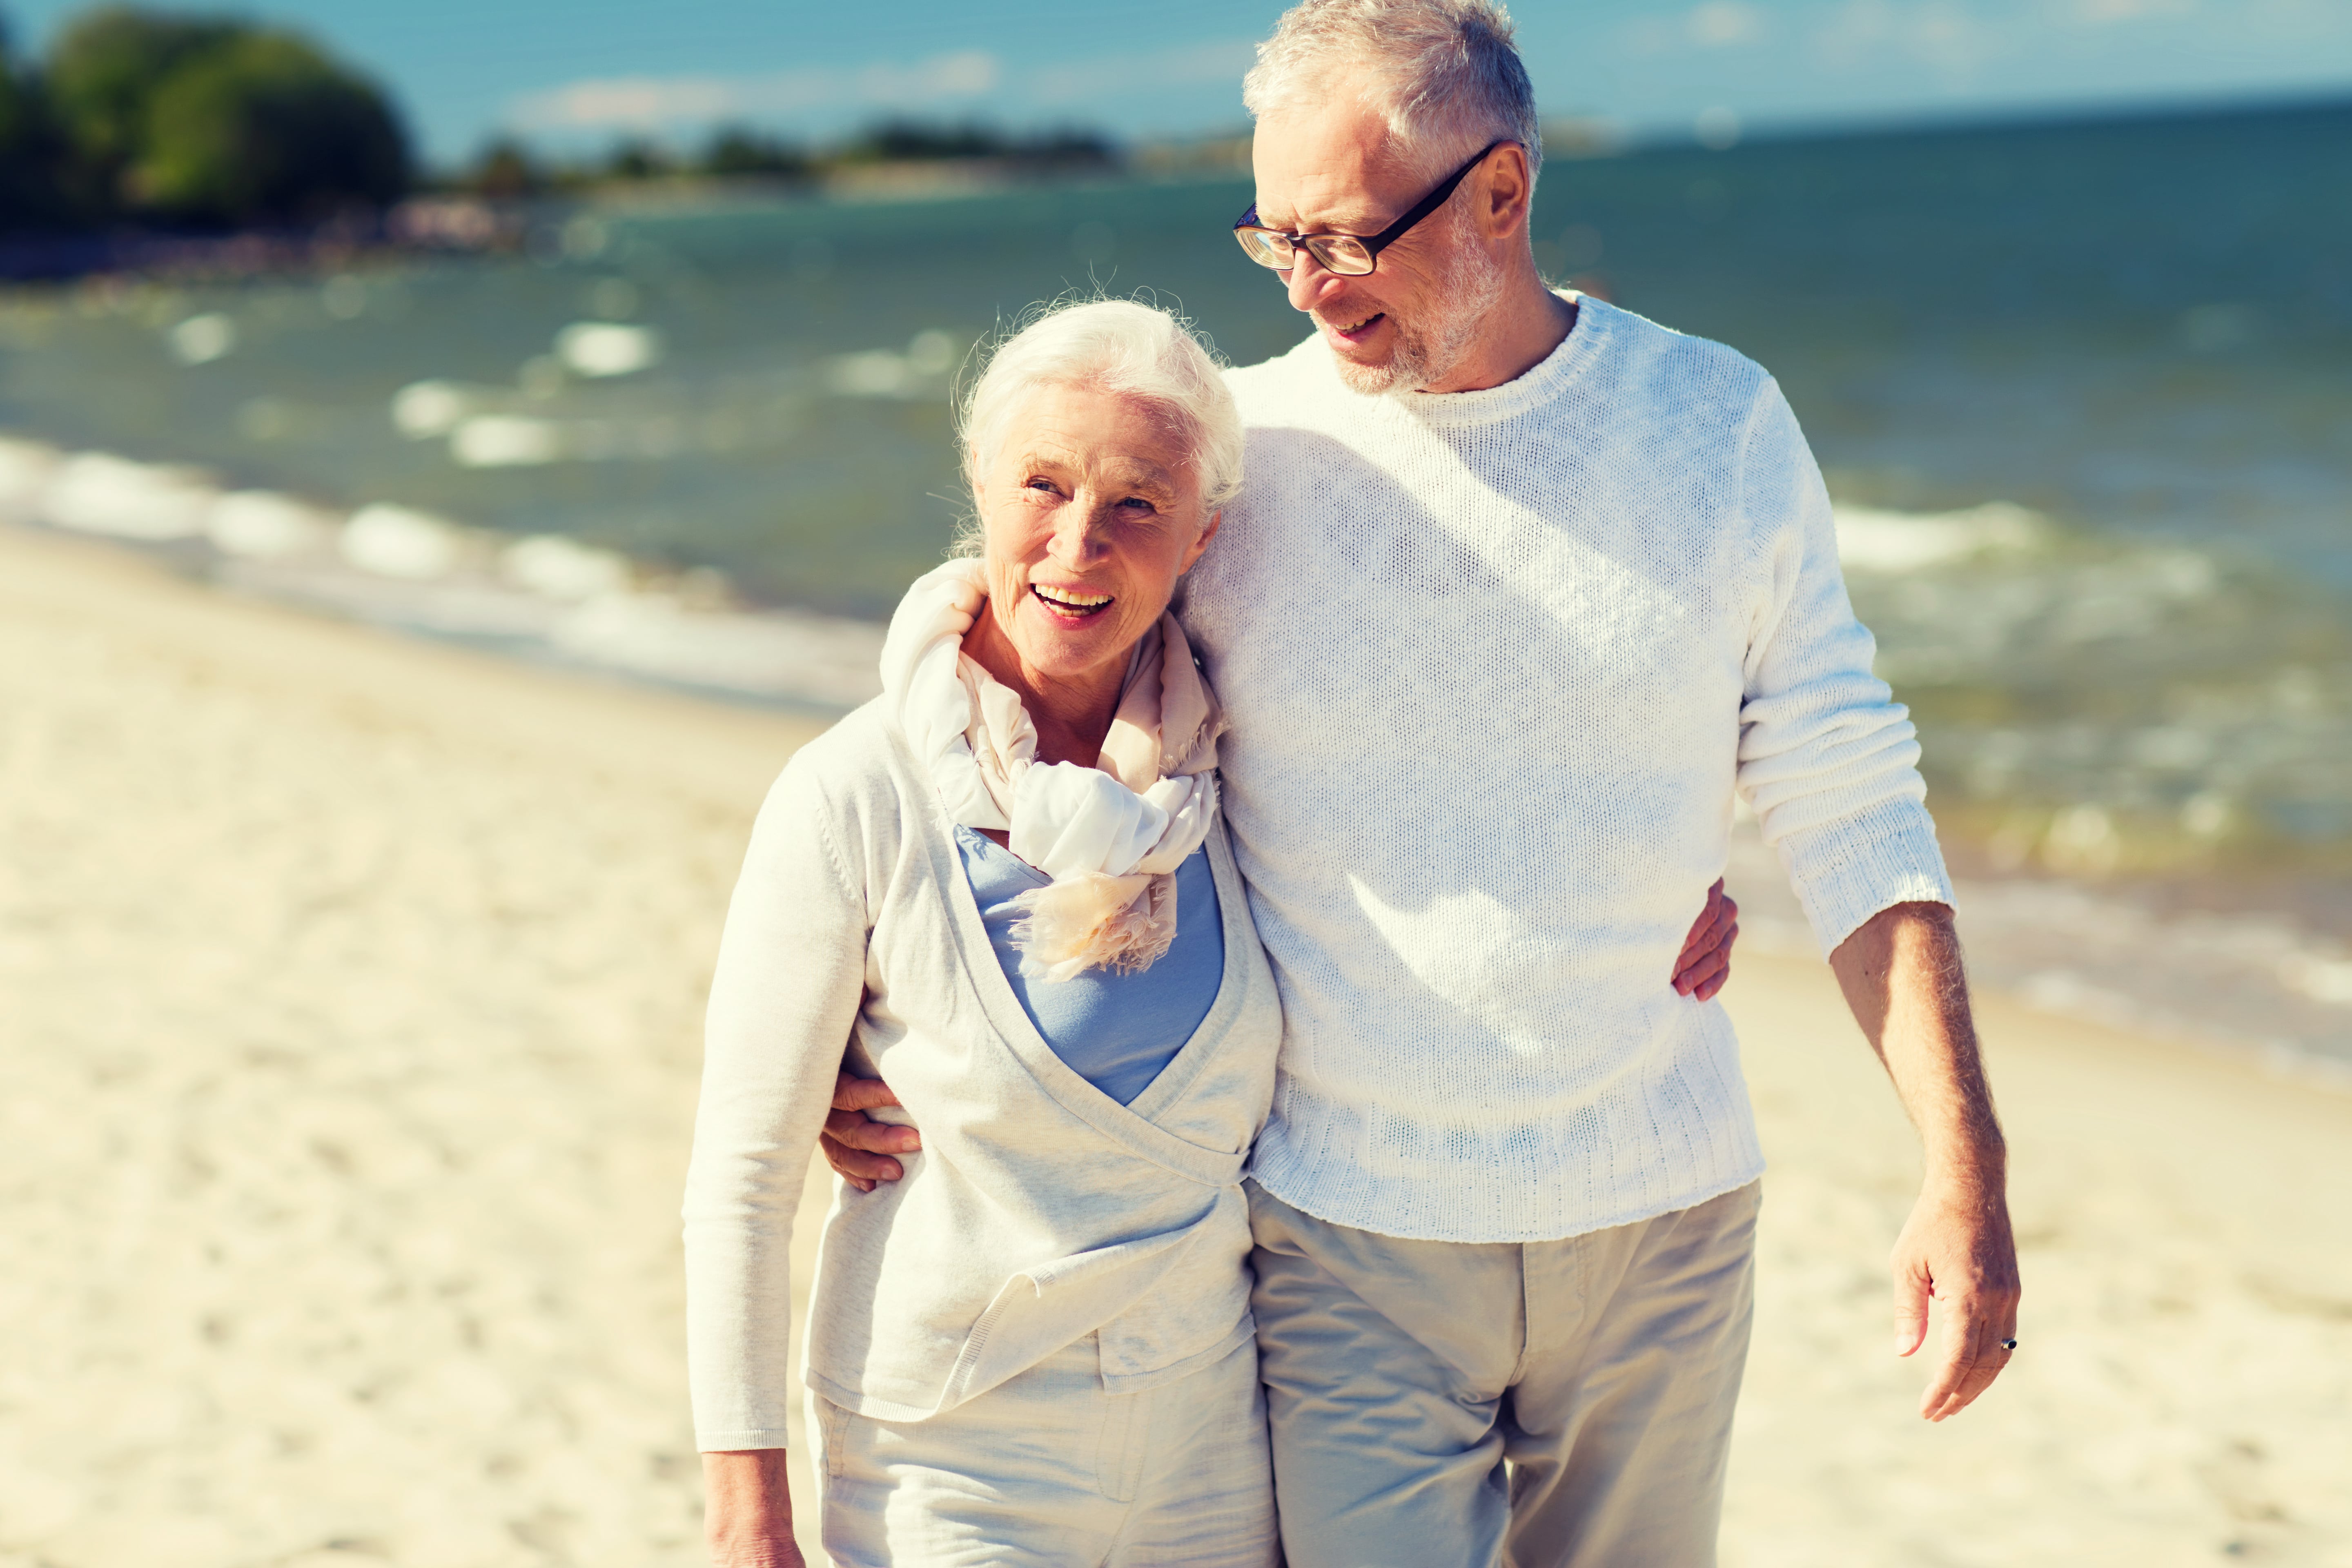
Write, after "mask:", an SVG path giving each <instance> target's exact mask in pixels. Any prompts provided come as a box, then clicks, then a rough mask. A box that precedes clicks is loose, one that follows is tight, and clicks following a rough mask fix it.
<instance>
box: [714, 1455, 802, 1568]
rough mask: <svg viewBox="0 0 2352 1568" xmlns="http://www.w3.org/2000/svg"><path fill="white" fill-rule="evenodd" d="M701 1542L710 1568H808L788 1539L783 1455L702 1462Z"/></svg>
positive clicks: (790, 1535) (790, 1501)
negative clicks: (710, 1565)
mask: <svg viewBox="0 0 2352 1568" xmlns="http://www.w3.org/2000/svg"><path fill="white" fill-rule="evenodd" d="M702 1496H703V1510H702V1542H703V1545H704V1546H705V1547H707V1548H708V1549H709V1552H710V1561H711V1563H712V1564H713V1565H714V1568H807V1565H806V1563H805V1561H804V1560H803V1558H802V1556H801V1549H800V1544H799V1543H798V1542H795V1541H794V1540H793V1494H792V1490H791V1489H790V1488H788V1487H787V1486H786V1485H785V1484H784V1451H783V1450H782V1448H752V1449H747V1450H745V1451H742V1452H740V1453H733V1454H705V1455H703V1456H702Z"/></svg>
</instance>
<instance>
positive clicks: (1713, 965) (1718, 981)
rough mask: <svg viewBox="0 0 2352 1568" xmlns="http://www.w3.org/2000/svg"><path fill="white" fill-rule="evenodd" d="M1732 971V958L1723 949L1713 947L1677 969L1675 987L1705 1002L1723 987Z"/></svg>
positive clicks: (1686, 994)
mask: <svg viewBox="0 0 2352 1568" xmlns="http://www.w3.org/2000/svg"><path fill="white" fill-rule="evenodd" d="M1730 973H1731V961H1730V959H1729V958H1727V956H1726V955H1725V953H1724V951H1723V949H1721V948H1719V947H1718V948H1712V949H1710V950H1708V951H1707V952H1703V953H1700V954H1699V955H1698V956H1697V957H1696V958H1694V959H1692V960H1690V961H1689V962H1688V963H1685V964H1684V965H1683V967H1682V968H1681V969H1679V970H1677V971H1675V990H1677V991H1679V992H1681V993H1682V994H1684V995H1685V996H1696V997H1697V998H1698V999H1699V1000H1700V1001H1702V1002H1704V1001H1706V999H1707V998H1708V997H1710V996H1712V995H1714V994H1716V993H1717V991H1719V990H1721V989H1722V988H1723V983H1724V981H1725V980H1726V979H1727V978H1728V977H1729V976H1730Z"/></svg>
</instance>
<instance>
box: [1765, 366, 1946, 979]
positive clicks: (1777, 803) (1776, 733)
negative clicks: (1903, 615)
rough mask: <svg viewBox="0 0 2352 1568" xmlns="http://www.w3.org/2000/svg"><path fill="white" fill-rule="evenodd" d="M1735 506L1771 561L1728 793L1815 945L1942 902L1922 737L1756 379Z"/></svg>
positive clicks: (1800, 447)
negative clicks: (1875, 659) (1899, 908)
mask: <svg viewBox="0 0 2352 1568" xmlns="http://www.w3.org/2000/svg"><path fill="white" fill-rule="evenodd" d="M1739 495H1740V504H1741V508H1742V510H1743V512H1744V514H1745V516H1746V519H1747V521H1748V526H1749V528H1750V530H1751V532H1750V537H1751V538H1753V539H1757V540H1759V542H1761V544H1762V546H1763V548H1764V550H1765V552H1766V560H1767V564H1768V574H1767V582H1766V585H1765V592H1764V595H1763V599H1762V603H1761V605H1760V606H1759V612H1758V616H1757V620H1756V624H1755V626H1754V629H1753V632H1752V634H1751V636H1750V637H1749V640H1748V657H1747V661H1746V690H1745V693H1744V696H1743V699H1742V701H1741V704H1740V710H1739V774H1738V781H1739V791H1740V794H1741V795H1743V796H1744V797H1745V798H1746V799H1747V801H1748V804H1749V805H1751V806H1752V807H1754V808H1755V811H1756V815H1757V816H1758V818H1759V821H1760V822H1761V824H1762V826H1763V832H1764V841H1765V842H1766V843H1767V844H1769V845H1771V846H1772V847H1773V848H1774V849H1775V850H1777V851H1778V852H1779V854H1780V864H1781V866H1782V867H1783V868H1785V869H1786V870H1787V872H1788V874H1789V879H1790V883H1791V884H1792V885H1793V886H1794V887H1795V889H1796V892H1797V897H1798V900H1799V901H1800V902H1801V903H1802V904H1803V905H1804V910H1805V918H1806V919H1807V920H1808V921H1810V922H1811V925H1812V928H1813V936H1814V939H1815V940H1816V941H1817V942H1820V943H1821V948H1822V954H1823V955H1824V956H1826V955H1827V954H1829V953H1830V952H1832V951H1834V950H1835V949H1836V947H1837V945H1838V944H1839V943H1840V942H1843V941H1844V940H1845V939H1846V938H1847V937H1848V936H1850V935H1852V934H1853V931H1854V929H1855V928H1856V927H1857V926H1860V925H1861V924H1862V923H1863V922H1864V921H1867V920H1868V919H1870V917H1871V916H1873V915H1874V914H1876V913H1877V912H1878V911H1879V910H1884V909H1886V908H1888V907H1889V906H1891V905H1894V904H1898V903H1905V902H1910V901H1914V900H1917V901H1932V902H1940V903H1949V902H1950V901H1951V899H1952V889H1951V884H1950V881H1949V880H1948V878H1947V877H1946V875H1945V870H1944V858H1943V853H1942V851H1941V850H1940V849H1938V848H1937V844H1936V826H1935V823H1934V821H1933V820H1932V819H1931V818H1930V817H1929V816H1928V815H1927V805H1926V804H1925V803H1926V799H1927V784H1926V782H1925V781H1924V780H1922V779H1921V778H1920V776H1919V769H1918V762H1919V742H1918V738H1917V731H1916V730H1915V729H1914V728H1913V726H1912V724H1911V721H1910V718H1909V716H1908V712H1907V710H1906V709H1905V708H1904V707H1903V706H1902V704H1900V703H1898V702H1896V701H1895V700H1893V693H1892V692H1890V691H1889V690H1888V689H1887V686H1886V683H1885V681H1883V680H1880V679H1878V678H1877V677H1876V676H1874V675H1873V674H1872V673H1871V668H1870V663H1871V656H1872V654H1873V653H1874V651H1875V647H1876V645H1875V644H1874V642H1873V640H1872V638H1871V635H1870V633H1869V631H1868V629H1867V628H1865V627H1864V626H1863V625H1862V623H1861V622H1860V621H1858V620H1856V619H1854V615H1853V605H1852V604H1851V603H1849V602H1848V600H1847V598H1846V592H1845V579H1844V577H1843V574H1841V573H1840V572H1839V570H1838V555H1837V531H1836V527H1835V525H1834V523H1833V521H1832V517H1831V512H1830V498H1829V492H1828V490H1827V489H1826V488H1824V487H1823V485H1822V476H1821V470H1820V468H1817V467H1816V466H1815V465H1814V462H1813V457H1812V453H1811V450H1809V449H1808V448H1807V447H1806V445H1805V438H1804V436H1803V434H1802V432H1801V431H1800V430H1799V429H1798V428H1797V417H1796V415H1795V413H1794V412H1793V411H1791V410H1790V407H1789V403H1788V399H1787V398H1786V397H1784V396H1782V395H1781V393H1780V387H1779V385H1778V384H1775V383H1772V382H1769V381H1767V382H1766V383H1765V384H1764V385H1763V386H1762V388H1761V389H1760V390H1759V393H1758V395H1757V399H1756V404H1755V405H1754V407H1753V409H1752V410H1751V411H1750V414H1749V417H1748V430H1747V434H1746V436H1745V437H1744V439H1743V441H1742V443H1741V447H1740V458H1739Z"/></svg>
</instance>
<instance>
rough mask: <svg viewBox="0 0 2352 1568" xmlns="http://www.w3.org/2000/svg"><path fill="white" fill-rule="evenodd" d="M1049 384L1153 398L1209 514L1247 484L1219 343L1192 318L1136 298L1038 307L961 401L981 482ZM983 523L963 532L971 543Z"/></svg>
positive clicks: (963, 430)
mask: <svg viewBox="0 0 2352 1568" xmlns="http://www.w3.org/2000/svg"><path fill="white" fill-rule="evenodd" d="M1041 386H1078V387H1099V388H1100V389H1101V390H1103V391H1104V392H1107V393H1109V394H1111V395H1115V396H1119V397H1132V398H1135V399H1137V400H1139V401H1140V402H1142V403H1145V404H1147V405H1150V407H1151V408H1152V409H1153V410H1154V412H1155V413H1157V414H1158V415H1159V416H1160V417H1161V418H1163V419H1165V420H1167V421H1168V422H1169V424H1170V426H1171V427H1172V428H1173V429H1174V430H1175V432H1176V434H1177V435H1178V437H1180V438H1181V440H1182V441H1183V443H1184V445H1185V446H1186V447H1187V448H1188V449H1189V450H1190V451H1191V453H1192V464H1193V468H1194V470H1195V472H1196V473H1197V475H1198V476H1199V479H1200V481H1201V510H1202V515H1203V517H1204V518H1205V517H1206V516H1207V515H1208V514H1210V513H1213V512H1214V511H1216V510H1217V509H1218V508H1220V507H1222V506H1223V505H1224V504H1225V503H1226V502H1227V501H1229V500H1233V499H1234V496H1236V495H1238V494H1240V493H1241V488H1242V420H1241V414H1240V411H1239V410H1237V409H1236V408H1234V395H1233V393H1232V392H1231V391H1230V390H1229V389H1228V388H1227V387H1226V385H1225V378H1224V376H1223V374H1222V367H1221V366H1220V365H1219V363H1218V361H1217V357H1216V353H1215V351H1214V350H1213V349H1211V348H1210V347H1209V346H1208V345H1207V344H1206V343H1203V342H1202V341H1201V340H1200V338H1199V337H1197V336H1196V335H1195V334H1194V332H1193V331H1192V323H1191V322H1189V321H1185V320H1184V319H1183V318H1182V317H1181V316H1177V315H1175V314H1173V313H1171V312H1170V311H1167V310H1159V309H1157V308H1155V307H1153V306H1150V305H1145V304H1141V303H1139V302H1138V301H1136V300H1057V301H1055V302H1054V303H1052V304H1048V305H1039V306H1034V307H1033V308H1032V309H1031V310H1029V311H1028V312H1027V313H1026V314H1025V315H1024V317H1023V319H1022V320H1021V321H1019V322H1018V323H1016V325H1015V327H1014V330H1013V332H1012V333H1011V335H1009V336H1007V337H1004V338H1002V339H1000V340H998V342H997V343H996V346H995V347H994V348H993V349H992V351H990V353H989V354H988V356H987V358H986V360H985V361H984V362H983V363H982V366H981V370H980V374H978V375H977V376H975V377H973V378H972V381H971V385H970V386H969V387H967V388H966V389H965V391H964V394H963V396H962V398H961V402H960V404H959V405H958V407H957V410H956V434H957V436H958V437H959V438H960V439H961V441H962V444H963V451H964V477H965V479H968V480H969V481H971V486H972V489H973V490H974V491H975V492H976V491H977V490H978V489H979V488H980V478H981V476H982V474H983V473H985V472H986V471H987V469H988V465H989V464H990V463H992V462H993V461H994V460H995V458H996V454H997V449H998V448H999V447H1002V446H1003V442H1004V435H1005V424H1006V421H1008V420H1009V419H1010V418H1011V417H1012V416H1013V412H1014V410H1016V409H1017V408H1018V407H1019V406H1020V405H1021V401H1022V399H1023V398H1024V397H1026V396H1027V395H1029V394H1030V393H1032V392H1034V391H1035V390H1036V389H1037V388H1039V387H1041ZM976 533H977V531H976V530H974V529H967V530H966V537H964V538H963V539H961V540H960V541H959V542H958V543H959V546H960V547H961V549H962V550H963V551H965V552H971V549H972V546H973V544H974V543H975V542H976Z"/></svg>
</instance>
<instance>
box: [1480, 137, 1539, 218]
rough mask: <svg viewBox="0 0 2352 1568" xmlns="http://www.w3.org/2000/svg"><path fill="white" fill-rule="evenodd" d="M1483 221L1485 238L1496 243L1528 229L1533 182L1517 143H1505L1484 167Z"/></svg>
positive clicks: (1526, 151)
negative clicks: (1492, 239)
mask: <svg viewBox="0 0 2352 1568" xmlns="http://www.w3.org/2000/svg"><path fill="white" fill-rule="evenodd" d="M1534 195H1535V180H1534V178H1533V177H1532V176H1531V175H1530V174H1529V173H1528V150H1527V149H1526V148H1524V147H1522V146H1520V145H1519V144H1518V143H1517V142H1508V143H1507V144H1505V145H1503V146H1501V147H1497V148H1496V149H1495V157H1494V159H1493V161H1492V162H1490V163H1488V164H1487V165H1486V211H1485V213H1484V214H1483V215H1482V216H1484V217H1485V218H1486V232H1487V234H1488V235H1489V236H1490V237H1493V238H1496V239H1507V238H1509V237H1511V236H1512V235H1514V234H1516V233H1517V232H1518V231H1519V230H1521V229H1523V228H1525V227H1527V226H1528V211H1529V209H1530V207H1531V206H1532V205H1533V201H1534Z"/></svg>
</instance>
